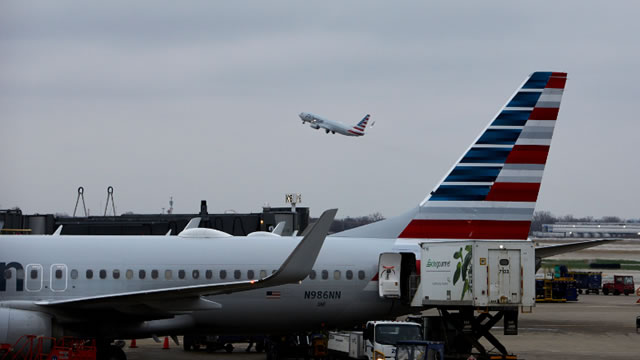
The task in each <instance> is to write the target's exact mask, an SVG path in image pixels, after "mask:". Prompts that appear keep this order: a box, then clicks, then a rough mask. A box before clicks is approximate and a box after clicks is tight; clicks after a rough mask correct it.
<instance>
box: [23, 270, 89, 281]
mask: <svg viewBox="0 0 640 360" xmlns="http://www.w3.org/2000/svg"><path fill="white" fill-rule="evenodd" d="M34 271H35V270H31V278H32V279H35V278H34V277H33V272H34ZM84 276H85V277H86V278H87V279H93V270H91V269H87V272H86V273H85V274H84Z"/></svg>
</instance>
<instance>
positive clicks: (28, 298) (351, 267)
mask: <svg viewBox="0 0 640 360" xmlns="http://www.w3.org/2000/svg"><path fill="white" fill-rule="evenodd" d="M300 239H301V238H299V237H280V238H275V237H266V236H265V237H262V236H252V237H227V238H183V237H179V236H1V237H0V244H1V246H2V252H1V253H0V266H3V267H4V268H5V269H9V271H12V272H13V274H12V276H10V278H9V279H5V287H4V291H0V306H2V305H1V304H2V303H4V302H19V301H23V302H34V301H43V300H49V301H52V300H62V299H78V298H83V297H89V296H97V295H113V294H120V293H127V292H131V291H140V290H150V289H161V288H171V287H179V286H188V285H196V284H208V283H219V282H228V281H238V280H247V279H249V278H250V277H253V278H254V279H258V278H261V277H264V276H265V275H268V274H271V273H272V272H273V271H275V270H276V269H278V268H279V266H280V265H281V264H282V262H283V261H284V260H285V258H286V257H287V255H288V254H289V253H290V252H291V251H292V250H293V249H294V247H295V246H296V245H297V244H298V243H299V241H300ZM404 247H405V248H406V246H404ZM415 249H416V250H415V252H416V253H417V254H418V251H417V249H418V247H417V246H416V247H415ZM386 251H398V246H397V245H396V242H395V240H394V239H354V238H342V237H327V238H326V240H325V244H324V246H323V248H322V250H321V252H320V255H319V256H318V259H317V261H316V263H315V265H314V267H313V270H314V272H315V273H316V277H315V279H311V278H310V277H307V278H306V279H305V280H304V281H302V282H301V283H300V284H294V285H285V286H278V287H273V288H266V289H260V290H251V291H244V292H238V293H232V294H229V295H216V296H209V297H207V300H211V301H214V302H216V303H219V304H220V305H222V307H221V308H220V309H215V310H203V311H194V312H192V313H190V314H180V315H178V316H176V317H175V318H173V319H167V320H156V321H155V322H154V321H147V322H146V323H145V324H144V325H140V326H137V325H135V324H123V325H122V329H121V330H118V329H117V328H115V329H114V330H113V331H114V334H113V335H114V336H117V337H127V336H131V337H133V336H135V337H143V336H150V335H153V334H156V335H157V334H161V333H165V334H183V333H185V332H190V331H195V329H198V330H202V331H208V332H210V333H216V332H217V333H220V332H224V333H244V332H262V333H269V332H277V331H287V330H294V329H311V328H314V327H319V326H321V324H325V325H329V324H331V325H335V326H339V325H348V324H355V323H360V322H363V321H366V320H370V319H380V318H389V317H391V316H394V315H398V314H399V313H401V312H402V310H401V307H399V306H400V305H398V304H394V302H393V301H391V300H384V299H381V298H380V297H379V296H378V282H377V281H376V280H374V278H375V277H376V274H377V266H378V257H379V254H380V253H382V252H386ZM412 251H413V250H412ZM11 263H13V264H14V265H16V264H19V267H22V268H23V270H24V272H23V274H21V277H22V278H24V284H23V289H22V290H21V291H18V290H19V289H18V288H19V284H17V279H16V271H15V268H13V267H11V268H9V265H10V264H11ZM39 266H40V268H41V271H40V273H38V274H36V273H37V271H36V272H33V270H34V269H35V270H37V269H38V268H39ZM56 270H61V271H62V274H60V273H59V272H58V273H57V274H56V272H57V271H56ZM116 270H117V272H116V274H117V273H119V276H118V275H116V276H115V277H117V278H115V277H114V271H116ZM141 270H142V271H144V279H142V278H141V277H140V273H141ZM154 270H156V271H157V278H156V279H153V278H152V275H154V273H155V271H154ZM87 271H90V272H92V273H93V276H92V278H91V279H88V278H87ZM208 271H210V274H211V277H210V278H209V279H207V272H208ZM325 271H326V275H327V276H326V278H323V272H325ZM101 272H102V274H101ZM225 272H226V277H225V278H224V279H223V278H222V277H224V275H222V274H224V273H225ZM348 273H349V274H348ZM194 274H195V275H194ZM101 275H103V276H104V279H102V278H101ZM57 276H59V277H60V278H57ZM181 277H183V278H181ZM194 277H195V278H194ZM348 277H351V278H350V279H348ZM268 292H270V293H268ZM140 305H142V304H140ZM144 305H145V306H141V307H140V308H141V309H142V310H140V311H142V312H141V313H139V314H141V315H144V311H147V310H148V309H147V308H146V307H151V308H153V309H157V310H159V311H165V310H167V309H163V304H162V303H159V304H158V303H156V304H148V303H145V304H144ZM167 306H168V305H167ZM132 308H133V305H132ZM117 310H118V311H121V312H125V313H126V312H127V309H117ZM136 311H138V310H136ZM167 311H168V310H167ZM78 316H79V317H80V318H81V317H82V316H83V315H80V314H79V315H78ZM65 317H67V318H68V319H67V320H68V321H70V322H74V321H78V320H81V319H79V318H74V315H73V311H71V312H69V313H67V314H65ZM283 317H286V318H287V320H286V321H282V319H283ZM64 321H65V320H59V322H61V323H64ZM116 327H117V326H116ZM83 331H86V330H85V329H83Z"/></svg>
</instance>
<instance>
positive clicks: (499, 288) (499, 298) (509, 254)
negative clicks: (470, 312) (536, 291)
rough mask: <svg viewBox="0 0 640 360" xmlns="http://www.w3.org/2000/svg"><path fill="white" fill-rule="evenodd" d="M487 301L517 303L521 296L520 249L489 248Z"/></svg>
mask: <svg viewBox="0 0 640 360" xmlns="http://www.w3.org/2000/svg"><path fill="white" fill-rule="evenodd" d="M488 267H489V302H490V303H494V304H495V303H498V304H518V303H520V300H521V299H520V298H521V292H522V290H521V288H522V287H521V280H522V273H521V271H520V250H519V249H489V262H488Z"/></svg>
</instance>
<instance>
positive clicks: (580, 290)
mask: <svg viewBox="0 0 640 360" xmlns="http://www.w3.org/2000/svg"><path fill="white" fill-rule="evenodd" d="M587 291H589V290H587ZM578 294H580V295H582V289H578Z"/></svg>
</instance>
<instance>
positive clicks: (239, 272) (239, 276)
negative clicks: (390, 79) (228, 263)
mask: <svg viewBox="0 0 640 360" xmlns="http://www.w3.org/2000/svg"><path fill="white" fill-rule="evenodd" d="M233 277H234V278H236V280H237V279H240V278H241V277H242V271H240V270H234V271H233Z"/></svg>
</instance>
